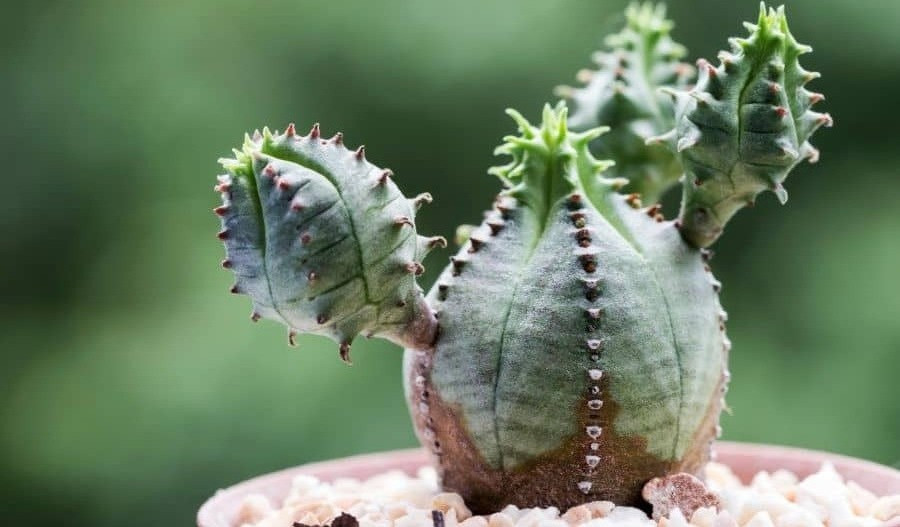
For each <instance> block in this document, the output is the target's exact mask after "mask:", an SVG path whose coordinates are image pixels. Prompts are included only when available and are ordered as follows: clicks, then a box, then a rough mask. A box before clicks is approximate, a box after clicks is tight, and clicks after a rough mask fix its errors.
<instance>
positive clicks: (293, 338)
mask: <svg viewBox="0 0 900 527" xmlns="http://www.w3.org/2000/svg"><path fill="white" fill-rule="evenodd" d="M288 344H289V345H291V346H296V345H297V332H296V331H294V330H293V329H291V330H289V331H288Z"/></svg>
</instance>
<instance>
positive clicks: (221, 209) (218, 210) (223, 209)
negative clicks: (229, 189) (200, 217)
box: [213, 205, 228, 216]
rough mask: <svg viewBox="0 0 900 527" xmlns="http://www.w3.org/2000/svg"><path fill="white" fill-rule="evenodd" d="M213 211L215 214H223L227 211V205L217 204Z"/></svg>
mask: <svg viewBox="0 0 900 527" xmlns="http://www.w3.org/2000/svg"><path fill="white" fill-rule="evenodd" d="M213 212H215V213H216V215H217V216H224V215H225V214H227V213H228V206H226V205H219V206H218V207H216V208H214V209H213Z"/></svg>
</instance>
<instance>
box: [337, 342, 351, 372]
mask: <svg viewBox="0 0 900 527" xmlns="http://www.w3.org/2000/svg"><path fill="white" fill-rule="evenodd" d="M340 355H341V360H342V361H344V362H345V363H346V364H347V365H348V366H352V365H353V361H351V360H350V343H349V342H347V341H346V340H345V341H344V342H341V348H340Z"/></svg>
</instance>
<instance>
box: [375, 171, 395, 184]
mask: <svg viewBox="0 0 900 527" xmlns="http://www.w3.org/2000/svg"><path fill="white" fill-rule="evenodd" d="M393 175H394V171H393V170H391V169H389V168H386V169H384V170H383V171H382V172H381V175H380V176H378V184H379V185H382V186H384V185H386V184H387V182H388V179H389V178H390V177H391V176H393Z"/></svg>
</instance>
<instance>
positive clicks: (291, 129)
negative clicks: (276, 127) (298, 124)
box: [284, 123, 297, 137]
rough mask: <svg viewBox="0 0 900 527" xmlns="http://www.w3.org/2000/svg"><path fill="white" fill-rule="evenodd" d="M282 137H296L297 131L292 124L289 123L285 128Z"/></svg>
mask: <svg viewBox="0 0 900 527" xmlns="http://www.w3.org/2000/svg"><path fill="white" fill-rule="evenodd" d="M284 135H286V136H288V137H294V136H295V135H297V129H296V128H295V127H294V123H289V124H288V125H287V128H285V129H284Z"/></svg>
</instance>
